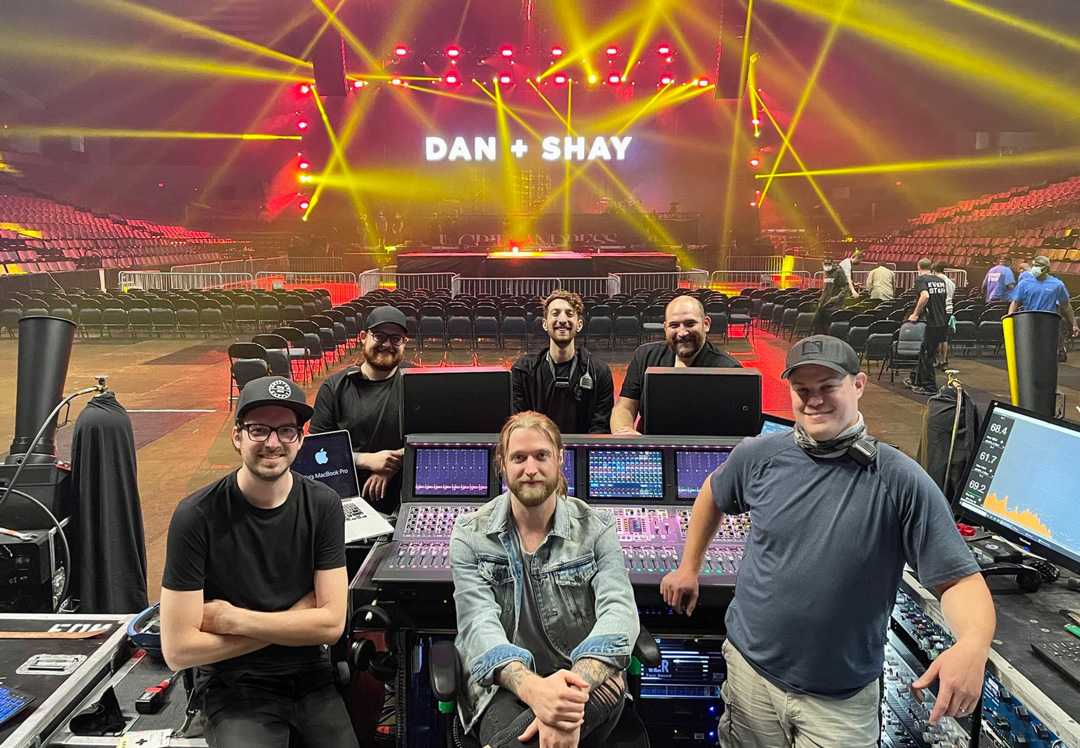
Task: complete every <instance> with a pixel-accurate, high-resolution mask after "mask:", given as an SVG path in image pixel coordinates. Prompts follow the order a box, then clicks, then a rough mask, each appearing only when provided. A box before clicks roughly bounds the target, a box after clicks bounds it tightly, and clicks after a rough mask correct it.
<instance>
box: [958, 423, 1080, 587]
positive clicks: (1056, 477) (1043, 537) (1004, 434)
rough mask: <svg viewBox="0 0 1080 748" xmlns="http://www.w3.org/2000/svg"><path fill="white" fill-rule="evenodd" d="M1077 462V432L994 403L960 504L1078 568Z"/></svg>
mask: <svg viewBox="0 0 1080 748" xmlns="http://www.w3.org/2000/svg"><path fill="white" fill-rule="evenodd" d="M1077 465H1080V430H1077V429H1076V428H1070V427H1068V426H1066V425H1064V424H1062V423H1061V422H1060V421H1057V422H1051V421H1045V420H1043V419H1041V418H1038V417H1035V416H1033V415H1028V414H1026V413H1022V412H1018V411H1015V410H1012V409H1007V408H1004V407H1002V406H1000V405H997V404H995V406H994V407H993V408H992V409H991V411H990V413H989V414H988V415H987V421H986V426H985V429H984V431H983V436H982V441H981V442H980V444H979V449H978V450H977V451H976V453H975V461H974V463H972V466H971V469H970V470H969V471H968V476H967V483H966V484H965V485H964V489H963V492H962V493H961V495H960V505H961V506H962V507H963V508H964V509H966V510H967V511H969V512H971V513H973V514H976V515H978V516H979V517H981V518H982V519H984V520H987V524H988V525H991V528H990V529H992V530H993V529H998V528H1001V529H1003V530H1005V532H1003V533H1002V534H1003V535H1010V534H1012V535H1016V536H1019V537H1020V538H1022V539H1024V540H1026V541H1027V542H1029V543H1031V544H1032V545H1034V546H1038V549H1037V550H1035V552H1036V553H1039V552H1040V550H1042V551H1043V552H1044V553H1047V552H1048V554H1047V555H1051V556H1054V557H1055V560H1059V562H1060V563H1062V564H1064V565H1067V566H1070V567H1072V568H1073V569H1076V570H1080V489H1078V488H1077V485H1078V483H1077V472H1076V466H1077ZM993 526H996V527H993Z"/></svg>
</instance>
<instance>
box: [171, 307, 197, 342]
mask: <svg viewBox="0 0 1080 748" xmlns="http://www.w3.org/2000/svg"><path fill="white" fill-rule="evenodd" d="M173 308H174V309H175V310H176V329H177V331H178V332H179V333H180V335H181V336H182V335H184V334H185V333H188V332H199V329H200V328H199V306H198V305H197V304H196V303H195V302H194V301H192V300H191V299H177V300H176V301H175V302H174V303H173Z"/></svg>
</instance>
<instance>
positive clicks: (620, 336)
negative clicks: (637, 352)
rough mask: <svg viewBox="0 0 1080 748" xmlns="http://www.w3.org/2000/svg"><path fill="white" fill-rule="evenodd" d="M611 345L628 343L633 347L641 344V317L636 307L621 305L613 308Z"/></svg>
mask: <svg viewBox="0 0 1080 748" xmlns="http://www.w3.org/2000/svg"><path fill="white" fill-rule="evenodd" d="M611 342H612V345H619V344H620V343H629V344H631V345H633V346H634V347H635V348H636V347H637V346H639V345H641V318H640V317H639V316H638V313H637V309H635V308H634V307H632V306H627V305H625V304H624V305H622V306H620V307H618V308H616V310H615V319H614V321H613V323H612V328H611Z"/></svg>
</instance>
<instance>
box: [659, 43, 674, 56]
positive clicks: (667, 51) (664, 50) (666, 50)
mask: <svg viewBox="0 0 1080 748" xmlns="http://www.w3.org/2000/svg"><path fill="white" fill-rule="evenodd" d="M656 54H658V55H660V56H661V57H669V56H670V55H671V45H670V44H661V45H660V46H659V47H657V48H656Z"/></svg>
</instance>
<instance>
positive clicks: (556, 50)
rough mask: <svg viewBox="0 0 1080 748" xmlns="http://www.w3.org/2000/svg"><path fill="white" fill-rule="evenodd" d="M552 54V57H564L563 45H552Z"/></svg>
mask: <svg viewBox="0 0 1080 748" xmlns="http://www.w3.org/2000/svg"><path fill="white" fill-rule="evenodd" d="M551 56H552V57H562V56H563V48H562V47H552V48H551Z"/></svg>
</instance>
